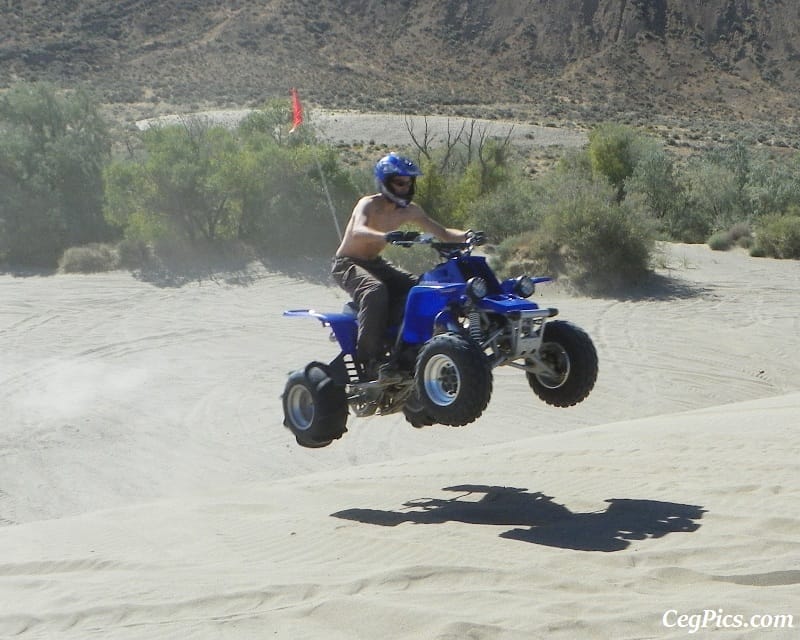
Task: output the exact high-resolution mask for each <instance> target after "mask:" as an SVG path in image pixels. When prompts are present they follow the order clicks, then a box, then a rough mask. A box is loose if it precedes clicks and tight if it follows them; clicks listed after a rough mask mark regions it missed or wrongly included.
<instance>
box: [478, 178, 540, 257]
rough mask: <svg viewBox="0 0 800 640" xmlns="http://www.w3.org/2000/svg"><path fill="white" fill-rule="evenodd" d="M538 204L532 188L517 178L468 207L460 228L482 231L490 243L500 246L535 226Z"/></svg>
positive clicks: (523, 179) (527, 181) (537, 221)
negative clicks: (501, 243) (497, 243)
mask: <svg viewBox="0 0 800 640" xmlns="http://www.w3.org/2000/svg"><path fill="white" fill-rule="evenodd" d="M540 202H541V200H540V198H539V197H538V190H537V187H536V185H535V184H534V183H532V182H531V181H530V180H527V179H525V178H524V177H522V176H520V177H518V178H517V179H515V180H511V181H509V182H508V183H507V184H506V185H505V186H504V187H503V188H502V189H498V190H495V191H492V192H490V193H487V194H485V195H483V196H481V197H479V198H477V199H476V200H475V201H473V202H472V203H470V204H469V205H468V206H467V207H466V210H465V218H466V220H465V224H464V226H466V227H469V228H472V229H481V230H483V231H485V232H486V234H487V236H488V237H489V240H490V241H491V242H502V241H503V240H505V239H506V238H508V237H510V236H513V235H517V234H520V233H523V232H525V231H529V230H531V229H535V228H536V227H538V226H539V222H540V218H541V207H540Z"/></svg>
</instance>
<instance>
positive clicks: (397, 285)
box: [373, 260, 419, 325]
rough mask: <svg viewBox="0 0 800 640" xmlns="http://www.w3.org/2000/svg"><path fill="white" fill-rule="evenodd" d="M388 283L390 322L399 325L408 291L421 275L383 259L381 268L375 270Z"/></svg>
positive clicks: (388, 319)
mask: <svg viewBox="0 0 800 640" xmlns="http://www.w3.org/2000/svg"><path fill="white" fill-rule="evenodd" d="M373 273H375V275H377V276H378V277H379V278H380V279H381V281H383V283H384V284H385V285H386V288H387V290H388V293H389V315H388V318H387V321H388V322H389V324H395V325H399V324H400V323H401V322H402V320H403V314H404V313H405V309H406V298H407V297H408V292H409V290H410V289H411V287H413V286H414V285H415V284H417V282H419V277H418V276H415V275H413V274H411V273H409V272H408V271H406V270H404V269H401V268H400V267H397V266H395V265H393V264H392V263H391V262H387V261H384V260H382V264H381V266H380V270H378V271H373Z"/></svg>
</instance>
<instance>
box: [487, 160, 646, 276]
mask: <svg viewBox="0 0 800 640" xmlns="http://www.w3.org/2000/svg"><path fill="white" fill-rule="evenodd" d="M560 177H561V180H560V181H559V180H556V181H554V182H553V183H551V184H550V188H551V189H552V188H554V187H555V190H554V191H548V193H547V197H546V205H545V208H544V210H543V214H542V221H541V225H540V227H539V228H538V229H537V230H536V231H534V232H531V233H528V234H526V235H524V236H522V237H520V238H518V239H514V238H509V239H508V240H506V242H505V243H503V245H501V248H500V250H499V251H498V256H497V260H496V264H497V266H498V267H499V268H500V269H501V272H502V273H504V274H505V273H508V269H509V265H517V266H522V265H525V266H530V267H535V268H536V269H537V271H543V272H545V273H547V274H551V275H556V274H559V275H565V276H566V277H567V278H568V279H569V280H570V282H571V284H573V285H574V286H575V287H576V288H577V289H578V290H581V291H584V292H604V291H611V290H614V289H616V288H618V287H623V286H626V285H630V284H633V283H635V282H637V281H638V280H640V279H641V278H642V277H643V276H644V275H645V274H647V273H648V272H649V270H650V263H651V254H652V250H653V247H654V231H653V225H652V224H651V222H650V221H649V220H648V219H647V218H646V217H645V216H644V215H642V214H640V213H638V212H637V211H636V210H635V209H634V208H633V207H629V206H626V205H625V204H624V203H623V204H622V205H620V204H618V203H617V202H616V199H615V193H614V190H613V188H612V187H610V186H608V185H606V184H604V183H602V182H598V181H590V180H586V179H585V178H581V177H580V176H575V175H574V174H573V175H572V176H570V175H569V174H565V175H562V176H560ZM570 178H571V179H570Z"/></svg>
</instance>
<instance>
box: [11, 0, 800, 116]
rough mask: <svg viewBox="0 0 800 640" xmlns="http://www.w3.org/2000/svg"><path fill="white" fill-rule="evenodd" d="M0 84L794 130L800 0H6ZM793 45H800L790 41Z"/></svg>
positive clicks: (155, 96) (154, 98) (141, 102)
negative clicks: (297, 96) (42, 82)
mask: <svg viewBox="0 0 800 640" xmlns="http://www.w3.org/2000/svg"><path fill="white" fill-rule="evenodd" d="M0 2H2V7H0V12H1V13H2V15H1V16H0V87H3V86H8V85H9V83H11V82H13V81H15V80H19V79H49V80H53V81H55V82H57V83H61V84H64V85H70V86H72V85H74V84H75V83H87V84H88V85H90V86H91V87H93V88H95V89H97V90H98V91H100V92H101V94H102V95H103V96H104V99H105V100H106V101H107V102H110V103H128V104H130V105H133V106H138V107H139V108H144V107H146V106H150V107H153V106H154V105H159V104H170V105H184V106H188V105H194V106H203V107H206V106H211V105H214V106H234V105H236V106H248V105H252V104H257V103H259V102H260V101H262V100H263V99H265V98H268V97H271V96H276V95H277V96H285V95H287V93H288V89H289V87H291V86H296V87H298V89H299V90H300V92H301V95H303V96H304V98H305V100H306V101H308V102H310V103H314V104H317V105H319V106H325V107H331V108H345V107H347V108H357V109H369V110H390V111H417V112H421V111H439V112H449V113H464V114H470V115H485V116H495V117H497V116H505V117H510V116H513V117H522V118H527V119H535V118H538V119H553V120H573V121H578V122H591V121H597V120H602V119H607V118H626V119H628V120H630V119H632V118H633V119H645V120H648V119H658V118H662V119H663V118H684V119H685V118H690V119H696V118H711V119H719V120H725V121H728V122H731V121H743V122H753V121H758V122H762V123H775V124H776V126H789V127H790V128H794V129H793V130H796V127H797V122H798V121H797V118H796V115H795V113H796V106H795V102H796V99H795V96H796V95H797V93H798V89H800V86H799V85H800V52H798V51H796V50H795V48H794V45H796V44H797V39H796V34H797V33H799V32H800V3H798V2H797V1H796V0H706V1H704V2H694V1H689V0H561V1H559V2H542V1H541V0H437V1H436V2H431V1H429V0H394V1H393V2H386V1H385V0H257V1H254V0H160V1H159V2H153V1H152V0H61V1H59V2H46V1H45V0H0ZM798 46H800V45H798Z"/></svg>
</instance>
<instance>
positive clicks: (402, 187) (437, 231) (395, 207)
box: [331, 153, 469, 382]
mask: <svg viewBox="0 0 800 640" xmlns="http://www.w3.org/2000/svg"><path fill="white" fill-rule="evenodd" d="M419 175H422V172H421V171H420V170H419V168H418V167H417V166H416V165H415V164H414V163H413V162H411V161H410V160H408V159H407V158H403V157H401V156H398V155H397V154H395V153H390V154H389V155H388V156H384V157H383V158H381V159H380V160H378V163H377V164H376V165H375V180H376V183H377V185H378V189H379V191H380V193H376V194H374V195H370V196H365V197H363V198H361V199H360V200H359V201H358V202H357V203H356V206H355V208H354V209H353V213H352V215H351V216H350V221H349V222H348V223H347V228H346V229H345V232H344V237H343V238H342V243H341V244H340V245H339V249H338V250H337V251H336V257H335V258H334V260H333V267H332V269H331V274H332V275H333V279H334V280H335V281H336V282H337V284H338V285H339V286H340V287H342V289H344V290H345V291H347V293H349V294H350V295H351V296H352V298H353V300H354V301H355V303H356V304H357V305H358V343H357V347H356V352H357V355H358V362H359V363H360V364H361V365H362V366H363V367H365V371H366V373H367V376H368V378H369V379H370V380H372V379H375V378H377V379H378V380H379V381H381V382H390V381H392V380H391V379H394V378H396V372H393V371H391V369H390V368H389V367H387V366H382V365H384V364H385V361H386V350H387V347H386V345H385V344H384V334H385V333H386V329H387V327H388V326H389V323H390V322H396V323H399V322H400V320H401V319H402V317H403V310H404V307H405V300H406V296H407V294H408V291H409V289H410V288H411V287H413V286H414V285H415V284H416V283H417V277H416V276H413V275H412V274H410V273H408V272H407V271H404V270H403V269H400V268H398V267H396V266H395V265H393V264H392V263H390V262H387V261H386V260H384V259H383V258H382V257H381V256H380V253H381V251H383V249H384V247H385V246H386V245H387V243H388V242H390V241H396V240H403V239H405V240H413V239H415V238H416V237H417V236H418V235H419V234H418V233H417V232H414V231H412V232H404V231H396V229H398V228H399V227H401V226H402V225H412V226H415V227H418V228H421V229H422V230H423V231H427V232H428V233H431V234H433V235H434V236H436V237H437V238H439V240H442V241H443V242H464V241H466V239H467V234H468V233H469V232H466V231H461V230H459V229H446V228H445V227H443V226H442V225H440V224H439V223H438V222H436V221H434V220H432V219H431V218H429V217H428V215H427V214H426V213H425V212H424V211H423V210H422V209H421V208H420V207H419V206H418V205H416V204H414V203H413V202H412V198H413V197H414V186H415V181H416V177H417V176H419Z"/></svg>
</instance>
